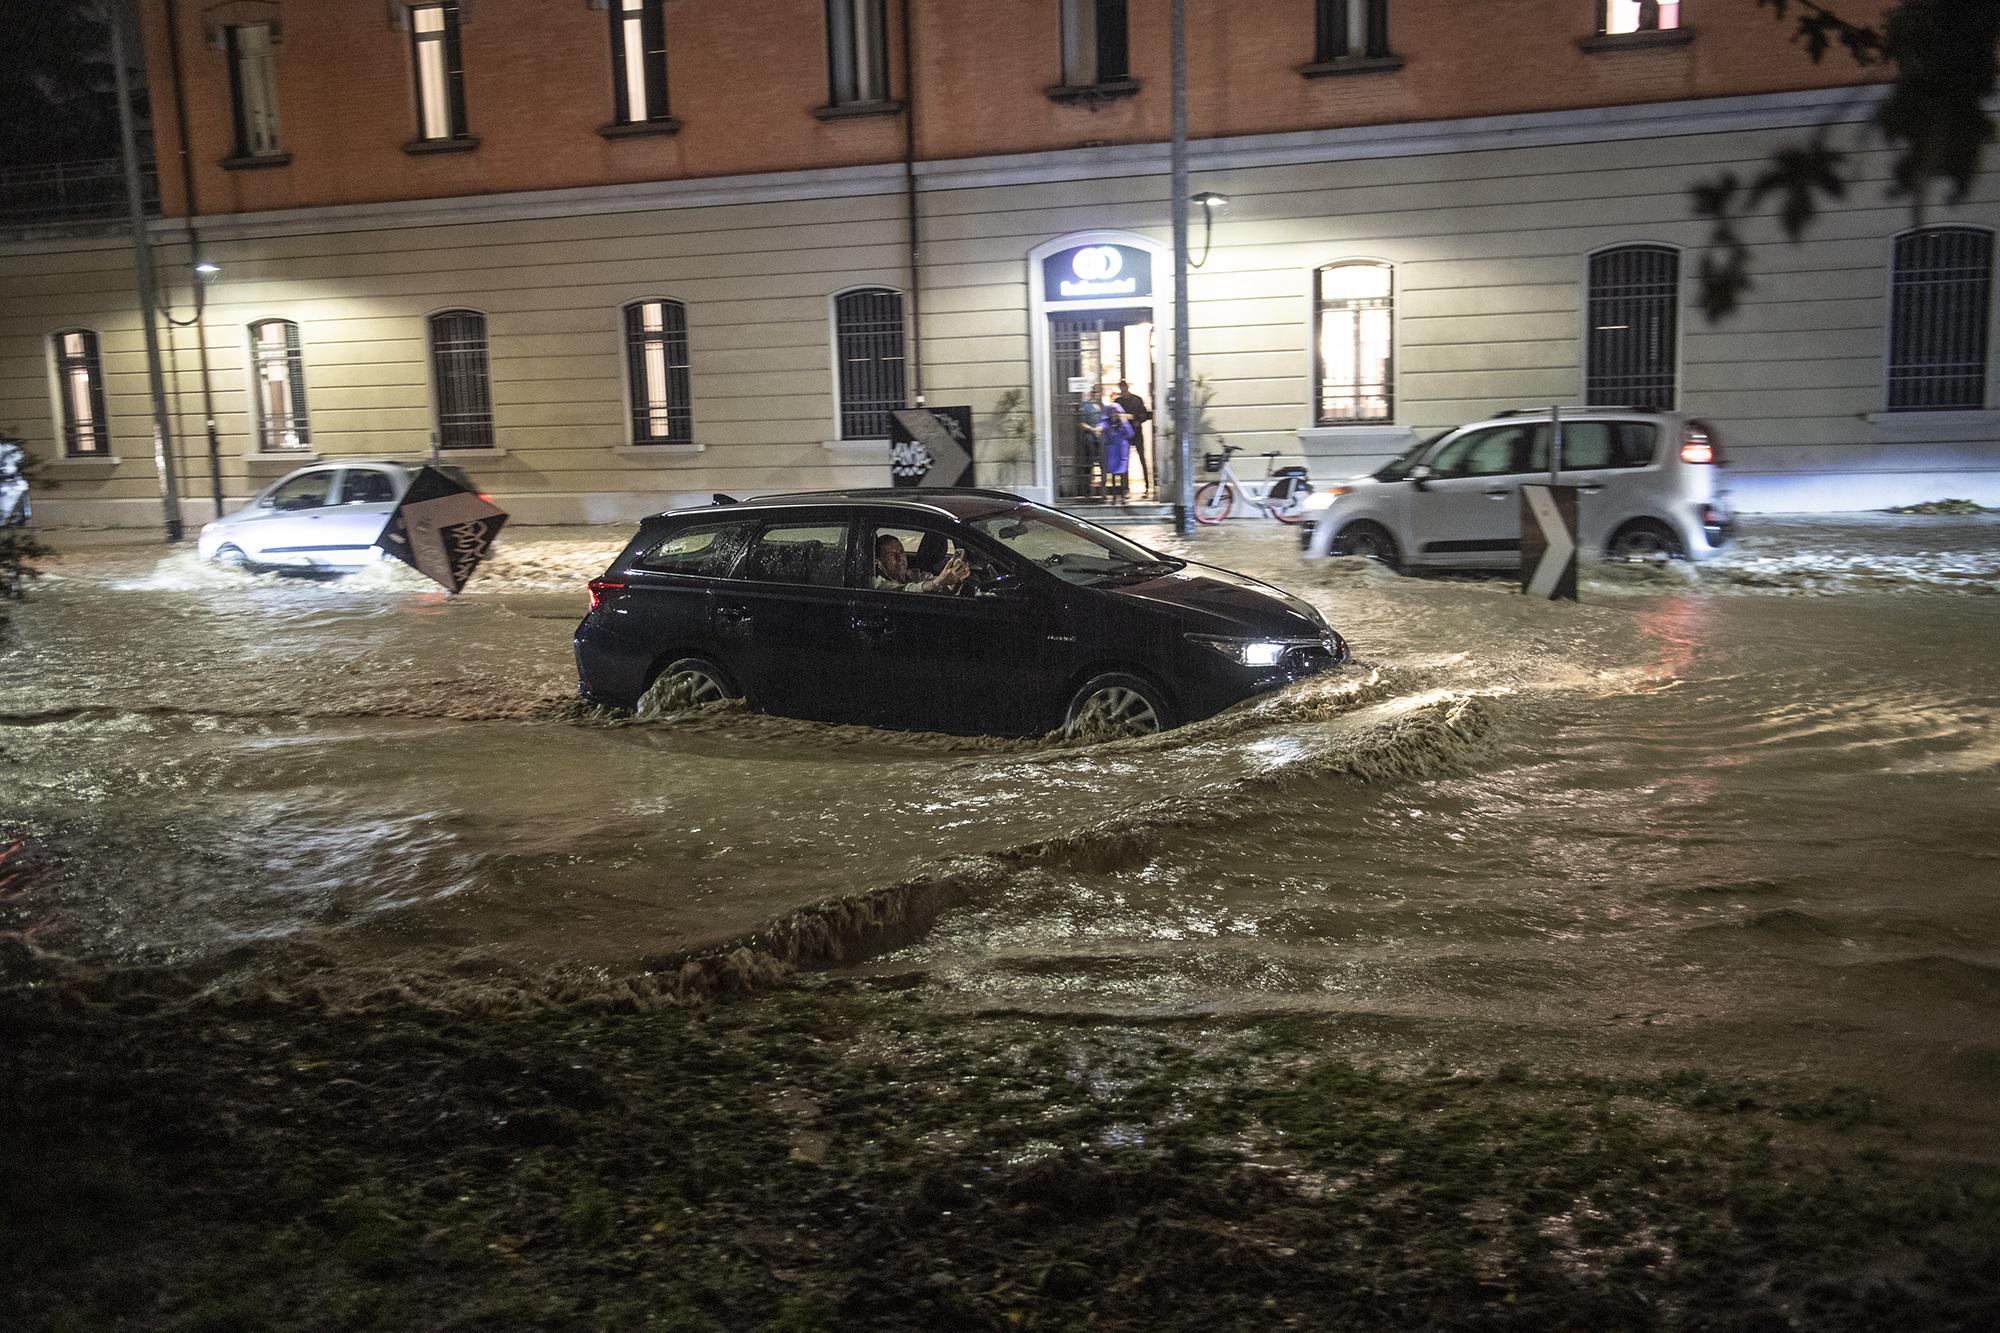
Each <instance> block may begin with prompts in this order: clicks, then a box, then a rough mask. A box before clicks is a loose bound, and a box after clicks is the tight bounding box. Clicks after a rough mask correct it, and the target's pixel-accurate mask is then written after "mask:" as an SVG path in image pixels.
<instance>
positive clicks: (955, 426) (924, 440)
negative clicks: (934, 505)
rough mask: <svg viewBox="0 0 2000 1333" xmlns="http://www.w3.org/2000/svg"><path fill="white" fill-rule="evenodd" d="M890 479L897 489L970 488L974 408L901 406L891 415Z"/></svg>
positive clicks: (972, 483) (971, 482)
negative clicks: (917, 487) (907, 487)
mask: <svg viewBox="0 0 2000 1333" xmlns="http://www.w3.org/2000/svg"><path fill="white" fill-rule="evenodd" d="M889 479H890V481H891V482H892V483H893V484H895V485H897V486H971V485H974V484H975V483H974V482H973V480H972V409H971V408H969V407H899V408H897V409H896V410H895V411H893V412H891V413H890V414H889Z"/></svg>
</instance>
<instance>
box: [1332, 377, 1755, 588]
mask: <svg viewBox="0 0 2000 1333" xmlns="http://www.w3.org/2000/svg"><path fill="white" fill-rule="evenodd" d="M1558 410H1559V411H1560V413H1561V417H1562V457H1561V459H1560V460H1559V470H1558V471H1557V472H1556V473H1555V474H1554V475H1553V478H1552V477H1551V474H1550V471H1549V450H1550V444H1551V441H1552V438H1553V435H1554V431H1553V426H1552V418H1551V414H1550V410H1549V409H1548V408H1546V407H1544V408H1539V409H1528V410H1522V411H1514V412H1502V413H1501V414H1499V415H1498V416H1494V417H1489V418H1487V419H1486V420H1484V421H1475V422H1472V423H1471V424H1470V425H1465V426H1460V427H1458V428H1457V429H1456V430H1450V431H1446V432H1445V433H1444V434H1443V435H1436V436H1432V437H1431V438H1430V439H1428V440H1425V441H1424V442H1423V443H1421V444H1419V445H1417V446H1416V447H1415V448H1413V449H1411V450H1410V451H1409V452H1407V453H1405V454H1404V455H1403V456H1402V457H1400V458H1398V459H1396V460H1395V461H1394V462H1392V463H1389V464H1387V465H1386V466H1384V467H1382V468H1380V469H1379V470H1377V471H1376V472H1374V473H1373V474H1371V475H1368V476H1361V477H1355V478H1352V479H1350V480H1348V481H1344V482H1341V483H1339V484H1338V485H1335V486H1330V487H1328V488H1327V489H1325V490H1322V491H1317V492H1315V493H1314V494H1313V495H1312V496H1310V497H1309V498H1308V499H1307V500H1306V502H1305V504H1306V521H1307V523H1308V524H1309V525H1310V527H1309V531H1308V532H1307V533H1306V535H1305V537H1304V539H1303V540H1304V543H1305V548H1306V555H1307V557H1308V558H1315V557H1318V556H1324V555H1328V554H1339V555H1366V556H1372V557H1374V558H1375V559H1377V560H1380V561H1382V562H1383V563H1384V564H1386V565H1389V566H1390V567H1392V568H1403V567H1405V566H1410V567H1423V568H1443V569H1485V568H1505V567H1508V566H1511V565H1513V564H1515V563H1516V562H1517V561H1518V559H1519V553H1520V549H1521V499H1520V493H1521V485H1522V483H1523V482H1537V481H1549V480H1551V479H1553V480H1554V481H1556V482H1558V483H1560V484H1562V485H1569V486H1575V487H1576V488H1577V489H1578V491H1579V495H1578V497H1577V499H1578V504H1577V508H1578V514H1577V520H1578V529H1579V531H1578V533H1577V554H1578V555H1579V556H1580V557H1582V558H1585V559H1589V558H1593V557H1609V558H1611V559H1622V560H1638V559H1655V560H1664V559H1686V560H1701V559H1706V558H1707V557H1709V556H1711V555H1714V554H1715V553H1716V552H1717V551H1719V550H1721V549H1722V548H1723V546H1724V545H1726V544H1727V543H1728V541H1729V539H1730V536H1731V534H1732V533H1733V532H1734V530H1735V514H1734V511H1733V510H1732V509H1731V508H1730V504H1729V494H1728V491H1727V490H1726V489H1725V488H1724V486H1723V484H1722V478H1721V472H1722V455H1721V445H1720V442H1719V441H1718V439H1717V437H1716V433H1715V431H1714V429H1713V428H1712V427H1710V426H1708V425H1706V424H1704V423H1702V422H1700V421H1696V420H1694V419H1693V418H1691V417H1686V416H1683V415H1681V414H1680V413H1678V412H1646V411H1640V410H1638V409H1632V408H1616V407H1609V408H1607V407H1577V408H1561V409H1558ZM1572 414H1574V415H1572Z"/></svg>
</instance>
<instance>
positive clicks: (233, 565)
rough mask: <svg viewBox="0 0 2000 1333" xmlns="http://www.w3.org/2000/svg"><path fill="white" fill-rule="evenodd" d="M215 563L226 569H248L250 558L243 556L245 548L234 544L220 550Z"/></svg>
mask: <svg viewBox="0 0 2000 1333" xmlns="http://www.w3.org/2000/svg"><path fill="white" fill-rule="evenodd" d="M215 563H216V564H218V565H221V566H222V567H223V568H224V569H248V568H250V557H249V556H247V555H245V554H243V548H242V547H240V546H237V545H234V544H233V543H232V544H230V545H227V546H223V547H221V548H219V549H218V550H217V551H216V553H215Z"/></svg>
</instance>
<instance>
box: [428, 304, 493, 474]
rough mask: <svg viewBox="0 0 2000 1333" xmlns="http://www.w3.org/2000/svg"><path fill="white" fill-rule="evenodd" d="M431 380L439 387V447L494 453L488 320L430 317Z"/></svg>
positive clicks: (457, 314)
mask: <svg viewBox="0 0 2000 1333" xmlns="http://www.w3.org/2000/svg"><path fill="white" fill-rule="evenodd" d="M430 335H431V376H432V379H433V380H434V382H435V384H436V387H437V405H438V447H439V448H442V449H491V448H492V447H493V393H492V389H491V387H490V385H489V384H488V382H487V371H486V316H484V315H482V314H480V313H479V312H478V311H477V310H446V311H442V312H441V313H439V314H435V315H432V316H431V318H430Z"/></svg>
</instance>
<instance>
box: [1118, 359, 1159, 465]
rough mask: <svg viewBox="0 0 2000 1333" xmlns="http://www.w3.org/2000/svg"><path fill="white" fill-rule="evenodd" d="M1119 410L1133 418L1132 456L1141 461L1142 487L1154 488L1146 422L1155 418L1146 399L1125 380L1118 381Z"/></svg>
mask: <svg viewBox="0 0 2000 1333" xmlns="http://www.w3.org/2000/svg"><path fill="white" fill-rule="evenodd" d="M1118 410H1119V411H1121V412H1123V413H1124V414H1125V415H1126V416H1128V417H1130V418H1131V419H1132V456H1133V457H1134V458H1136V459H1137V460H1138V461H1139V485H1140V489H1142V490H1147V491H1150V490H1151V489H1153V478H1152V475H1151V472H1150V469H1148V468H1147V466H1146V423H1147V422H1148V421H1151V420H1152V419H1153V413H1152V411H1151V409H1149V408H1148V407H1147V406H1146V400H1145V399H1144V398H1141V397H1140V396H1139V395H1138V394H1136V393H1133V392H1132V386H1131V384H1129V383H1128V382H1126V381H1125V380H1119V381H1118Z"/></svg>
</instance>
